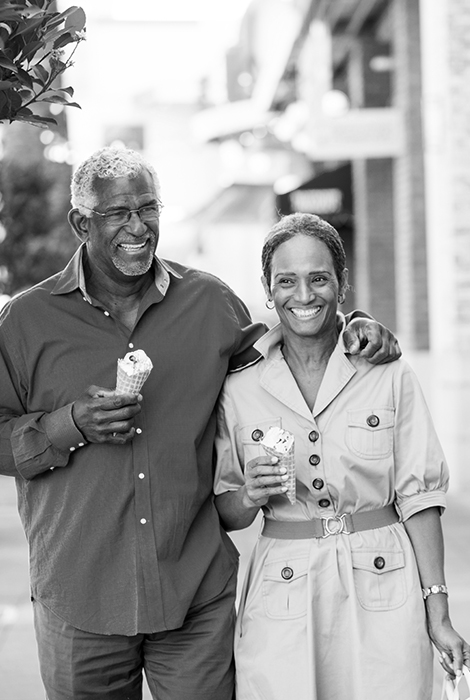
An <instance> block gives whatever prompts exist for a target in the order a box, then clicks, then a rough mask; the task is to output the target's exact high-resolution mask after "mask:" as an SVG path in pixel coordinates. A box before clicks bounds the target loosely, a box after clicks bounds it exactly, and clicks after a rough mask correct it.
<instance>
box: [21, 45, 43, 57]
mask: <svg viewBox="0 0 470 700" xmlns="http://www.w3.org/2000/svg"><path fill="white" fill-rule="evenodd" d="M41 46H42V41H32V42H31V43H30V44H26V46H25V47H24V49H23V51H22V56H23V59H25V60H31V59H32V57H33V56H34V54H35V53H36V51H37V50H38V49H39V48H40V47H41Z"/></svg>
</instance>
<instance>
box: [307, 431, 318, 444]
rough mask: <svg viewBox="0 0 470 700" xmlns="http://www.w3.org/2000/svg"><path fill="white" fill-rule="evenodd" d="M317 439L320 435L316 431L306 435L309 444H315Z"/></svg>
mask: <svg viewBox="0 0 470 700" xmlns="http://www.w3.org/2000/svg"><path fill="white" fill-rule="evenodd" d="M319 437H320V435H319V434H318V433H317V431H316V430H312V432H310V433H309V434H308V439H309V440H310V442H316V441H317V440H318V438H319Z"/></svg>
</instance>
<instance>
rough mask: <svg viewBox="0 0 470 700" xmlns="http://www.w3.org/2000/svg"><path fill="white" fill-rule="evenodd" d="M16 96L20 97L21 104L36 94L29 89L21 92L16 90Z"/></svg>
mask: <svg viewBox="0 0 470 700" xmlns="http://www.w3.org/2000/svg"><path fill="white" fill-rule="evenodd" d="M18 95H20V97H21V99H22V101H23V102H29V101H30V100H31V98H32V97H35V96H36V93H35V92H34V90H29V88H23V89H22V90H18Z"/></svg>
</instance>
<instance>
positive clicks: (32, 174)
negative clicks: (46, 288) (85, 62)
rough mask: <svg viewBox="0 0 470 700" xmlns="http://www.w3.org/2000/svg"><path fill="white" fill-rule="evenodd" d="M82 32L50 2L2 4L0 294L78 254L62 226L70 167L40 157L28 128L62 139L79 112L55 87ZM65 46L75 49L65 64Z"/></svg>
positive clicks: (73, 11)
mask: <svg viewBox="0 0 470 700" xmlns="http://www.w3.org/2000/svg"><path fill="white" fill-rule="evenodd" d="M84 27H85V13H84V12H83V10H82V9H81V8H79V7H76V6H73V7H70V8H69V9H68V10H66V11H64V12H61V13H59V12H57V9H56V3H55V2H53V1H52V0H35V1H34V0H23V1H22V2H2V3H1V4H0V49H1V50H0V121H3V122H4V123H8V126H5V127H4V129H5V130H6V133H4V149H5V150H4V153H3V158H2V159H1V160H0V294H6V295H12V294H15V293H16V292H18V291H21V290H22V289H25V288H27V287H30V286H31V285H33V284H35V283H37V282H39V281H41V280H43V279H44V278H46V277H48V276H50V275H52V274H54V273H55V272H56V271H57V270H58V269H61V268H62V267H63V266H64V265H65V264H66V262H67V261H68V259H69V258H70V255H71V253H73V251H74V250H75V249H76V247H77V243H78V242H77V241H76V240H75V239H74V237H73V235H72V233H71V231H70V227H69V225H68V223H67V212H68V210H69V208H70V197H69V183H70V178H71V174H72V172H71V166H70V165H68V164H67V163H65V162H62V163H57V162H54V161H52V160H50V159H47V158H45V157H44V140H41V134H42V133H44V132H43V129H38V128H34V126H31V125H35V126H36V127H37V126H39V127H46V126H47V128H48V129H52V130H53V131H54V133H55V135H57V136H58V137H59V138H60V137H61V136H62V137H63V138H66V120H65V116H64V115H63V113H62V109H63V107H64V106H75V107H77V106H78V105H77V103H73V102H71V100H70V97H71V96H72V95H73V88H71V87H65V88H64V87H62V86H61V83H60V79H61V76H62V74H63V72H64V71H65V70H66V69H67V68H68V67H69V66H70V65H72V61H71V58H72V55H73V52H74V50H75V48H76V47H77V45H78V43H79V42H80V41H81V40H82V39H83V38H84ZM65 46H69V48H70V47H72V50H71V52H70V54H69V57H68V58H64V47H65ZM51 105H52V106H53V107H56V109H55V110H54V114H52V113H51V110H50V107H51ZM33 108H34V113H33Z"/></svg>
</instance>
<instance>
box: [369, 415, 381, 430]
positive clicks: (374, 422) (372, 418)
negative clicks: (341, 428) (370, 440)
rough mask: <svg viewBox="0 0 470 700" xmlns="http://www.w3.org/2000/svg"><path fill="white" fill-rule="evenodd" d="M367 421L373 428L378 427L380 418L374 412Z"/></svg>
mask: <svg viewBox="0 0 470 700" xmlns="http://www.w3.org/2000/svg"><path fill="white" fill-rule="evenodd" d="M366 423H367V425H368V426H369V427H371V428H376V427H377V426H378V425H379V423H380V418H379V417H378V416H376V415H374V414H372V415H371V416H369V417H368V418H367V419H366Z"/></svg>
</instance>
